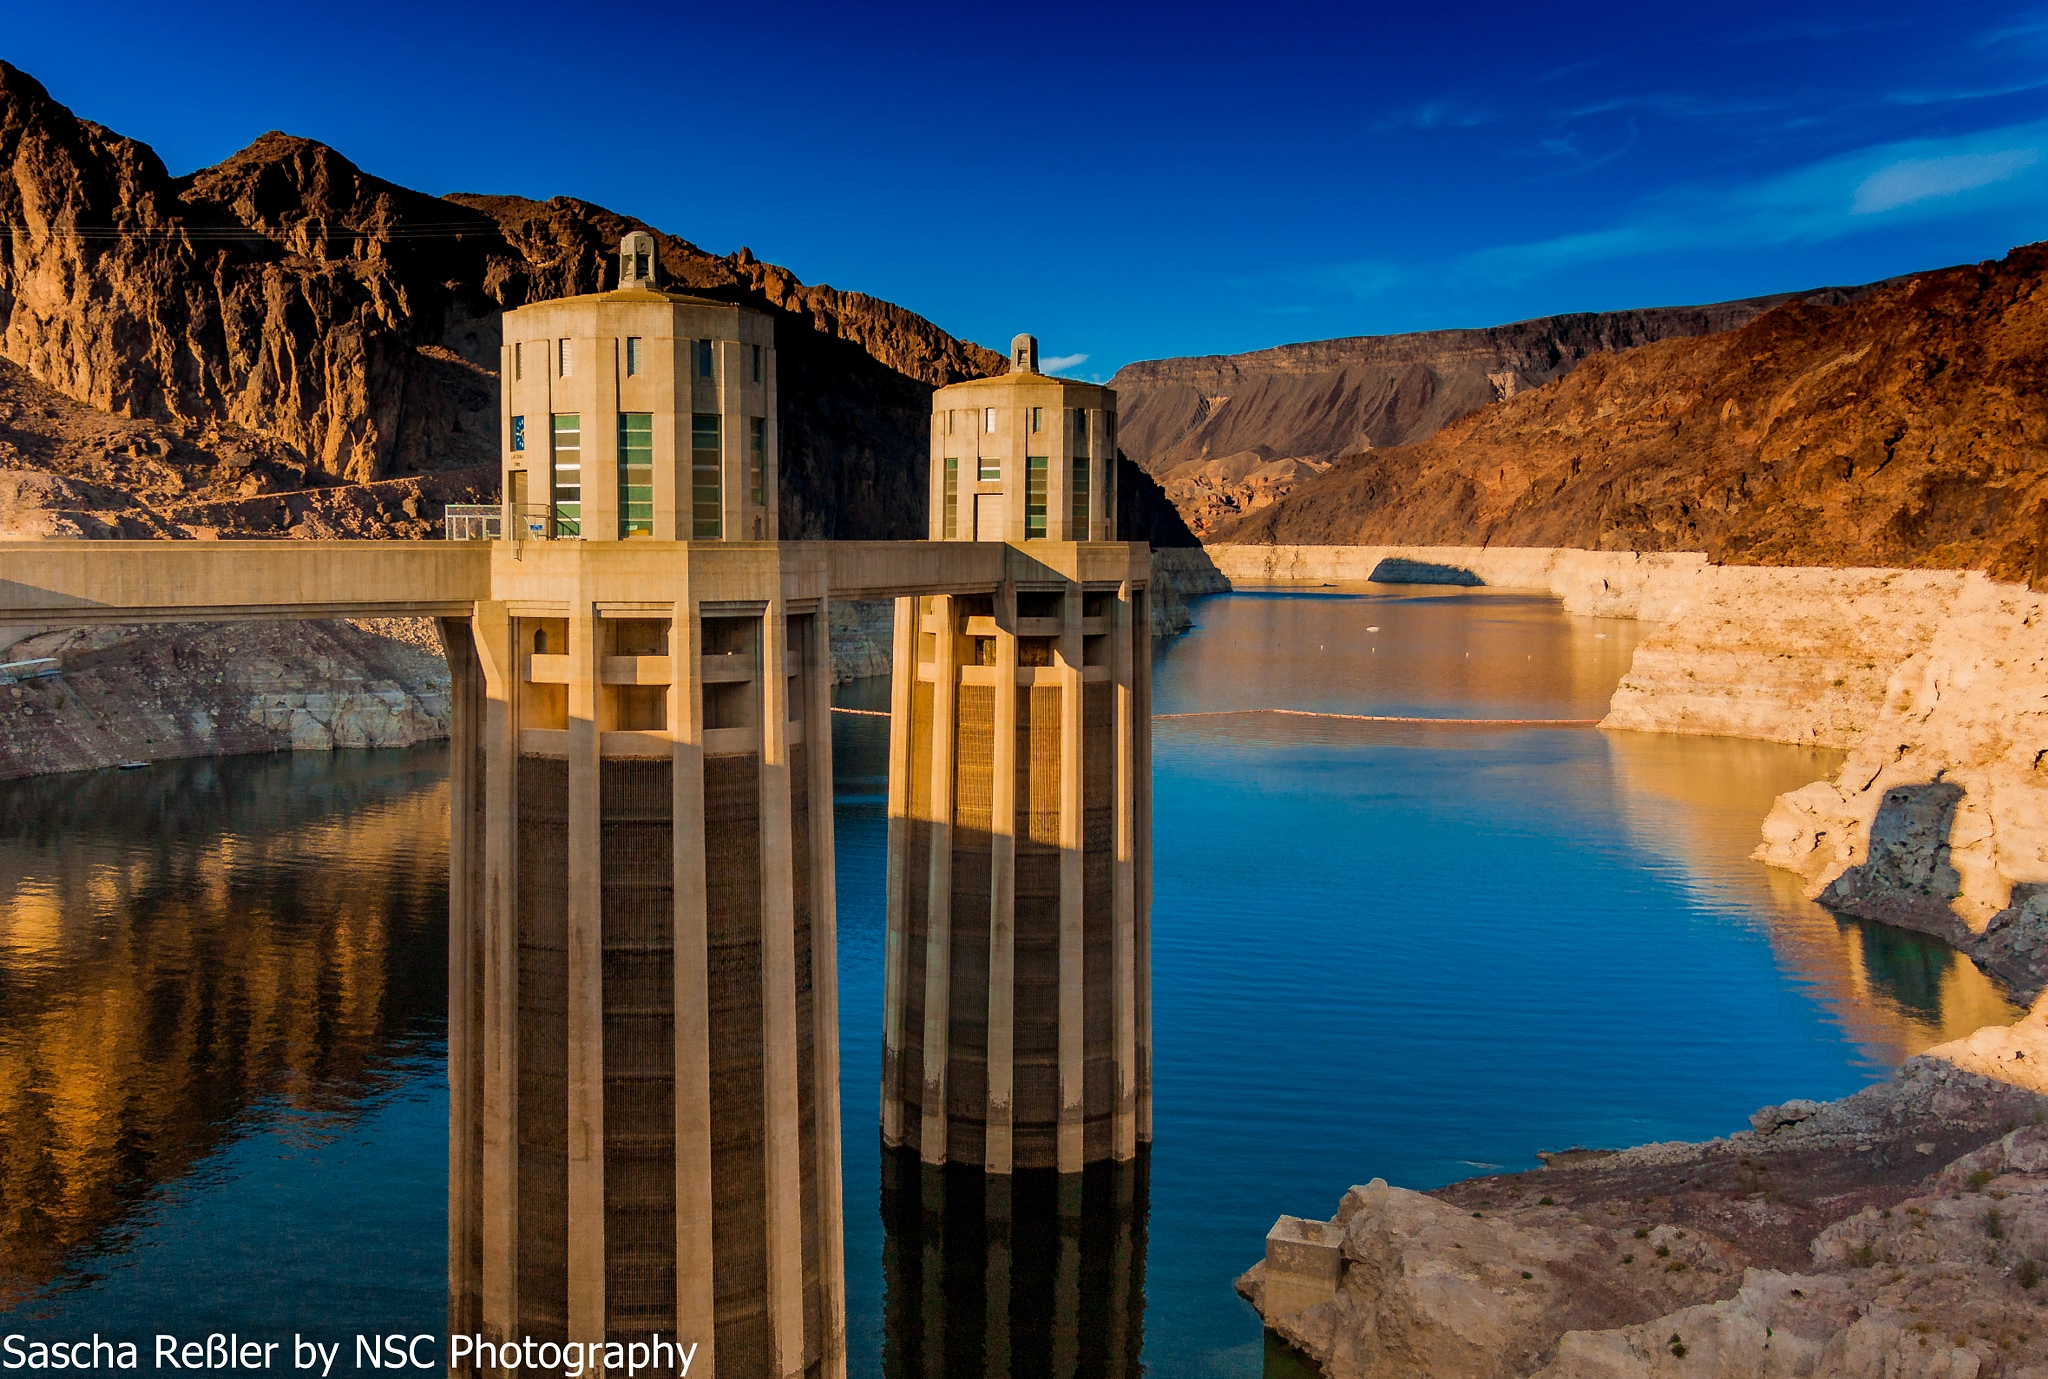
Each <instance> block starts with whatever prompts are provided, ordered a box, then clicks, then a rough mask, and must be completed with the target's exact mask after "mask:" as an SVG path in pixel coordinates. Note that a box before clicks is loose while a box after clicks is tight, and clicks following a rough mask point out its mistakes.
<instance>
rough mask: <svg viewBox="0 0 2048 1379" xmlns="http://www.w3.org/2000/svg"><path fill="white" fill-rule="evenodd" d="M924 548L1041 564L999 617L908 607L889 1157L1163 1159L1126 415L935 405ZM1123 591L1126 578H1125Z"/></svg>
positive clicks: (897, 817)
mask: <svg viewBox="0 0 2048 1379" xmlns="http://www.w3.org/2000/svg"><path fill="white" fill-rule="evenodd" d="M931 494H932V503H931V535H932V538H933V539H934V540H937V541H943V542H975V541H980V542H990V541H1000V542H1008V543H1015V544H1016V545H1017V546H1019V547H1022V548H1025V549H1031V548H1032V547H1033V546H1036V545H1037V544H1038V543H1045V545H1044V552H1045V555H1044V558H1043V563H1042V564H1041V565H1040V567H1039V568H1037V569H1036V570H1033V571H1031V572H1030V573H1028V574H1027V575H1025V576H1024V577H1022V578H1013V579H1006V580H1005V581H1004V582H1003V583H1001V584H1000V585H998V586H997V587H996V588H995V589H994V590H992V591H991V592H989V593H987V594H970V595H958V594H937V595H932V596H929V597H920V598H899V599H898V600H897V601H896V645H895V657H894V680H893V684H892V700H891V730H890V741H889V872H888V875H889V895H888V948H887V955H886V962H887V968H886V972H885V975H884V983H885V986H884V991H885V994H884V1013H883V1045H882V1137H883V1140H884V1142H885V1143H887V1144H888V1145H890V1146H895V1147H909V1148H914V1149H916V1150H917V1151H918V1154H919V1156H920V1158H922V1159H923V1161H924V1162H926V1163H928V1164H944V1163H955V1164H976V1165H980V1166H981V1167H983V1168H985V1169H986V1170H987V1171H988V1172H989V1173H994V1174H1008V1173H1010V1172H1012V1171H1013V1170H1015V1169H1024V1168H1056V1169H1058V1170H1059V1171H1060V1172H1062V1173H1076V1172H1079V1171H1080V1169H1081V1167H1082V1166H1083V1165H1084V1164H1087V1163H1092V1162H1097V1161H1101V1160H1116V1161H1119V1162H1121V1161H1125V1160H1129V1159H1131V1158H1133V1157H1134V1156H1135V1155H1136V1154H1137V1151H1138V1145H1139V1144H1140V1143H1141V1142H1149V1141H1150V1140H1151V1138H1152V1057H1151V1051H1152V1028H1151V1026H1152V1019H1151V1016H1152V1008H1151V1006H1152V1003H1151V980H1150V974H1151V960H1150V948H1151V926H1150V912H1151V894H1150V892H1151V874H1152V869H1151V837H1152V829H1151V805H1152V799H1151V779H1152V763H1151V734H1150V732H1149V731H1147V729H1148V727H1149V724H1150V719H1151V704H1150V694H1151V679H1150V666H1151V655H1150V652H1151V636H1150V631H1149V627H1150V613H1149V609H1148V608H1147V607H1146V596H1147V591H1146V589H1145V588H1144V587H1143V586H1142V585H1141V584H1139V583H1136V582H1134V581H1133V580H1131V579H1130V578H1129V577H1128V575H1127V574H1123V575H1122V577H1112V578H1109V579H1101V578H1089V577H1088V575H1087V572H1085V571H1083V570H1081V569H1079V568H1078V567H1077V566H1069V567H1068V568H1065V569H1062V568H1061V566H1062V565H1063V564H1065V562H1064V561H1062V560H1061V559H1060V558H1058V557H1057V556H1056V555H1055V553H1056V552H1059V551H1060V550H1061V547H1060V546H1058V545H1055V544H1053V543H1063V542H1072V543H1077V546H1075V547H1067V548H1066V549H1067V550H1075V549H1077V548H1078V543H1088V542H1106V541H1113V540H1114V539H1115V536H1116V530H1117V521H1116V394H1114V393H1113V392H1111V391H1110V390H1108V389H1107V388H1102V387H1098V386H1096V385H1093V384H1088V383H1074V382H1069V381H1066V380H1064V379H1058V378H1049V377H1046V376H1045V375H1043V374H1041V373H1040V372H1039V371H1038V345H1037V342H1036V341H1035V340H1033V339H1032V338H1031V337H1030V336H1018V337H1017V339H1016V340H1015V341H1014V342H1013V344H1012V347H1011V356H1010V367H1009V371H1008V373H1006V374H1004V375H1002V376H999V377H995V378H986V379H976V380H973V381H971V382H965V383H956V384H953V385H952V386H950V387H945V388H941V389H939V390H938V391H937V392H936V393H934V394H933V396H932V429H931ZM1119 573H1121V572H1119Z"/></svg>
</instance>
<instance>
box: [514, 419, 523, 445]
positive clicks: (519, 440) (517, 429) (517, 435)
mask: <svg viewBox="0 0 2048 1379" xmlns="http://www.w3.org/2000/svg"><path fill="white" fill-rule="evenodd" d="M512 448H513V449H514V450H524V449H526V418H525V417H514V418H512Z"/></svg>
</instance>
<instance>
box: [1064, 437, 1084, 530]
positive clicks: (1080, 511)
mask: <svg viewBox="0 0 2048 1379" xmlns="http://www.w3.org/2000/svg"><path fill="white" fill-rule="evenodd" d="M1071 488H1072V492H1073V495H1074V526H1073V530H1071V531H1070V532H1068V533H1067V539H1068V540H1069V541H1086V540H1087V539H1088V457H1087V456H1086V455H1076V456H1075V457H1074V477H1073V483H1072V485H1071Z"/></svg>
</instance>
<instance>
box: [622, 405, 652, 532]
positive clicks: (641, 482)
mask: <svg viewBox="0 0 2048 1379" xmlns="http://www.w3.org/2000/svg"><path fill="white" fill-rule="evenodd" d="M652 535H654V414H653V413H652V412H621V413H619V536H620V538H621V539H624V538H625V537H628V536H652Z"/></svg>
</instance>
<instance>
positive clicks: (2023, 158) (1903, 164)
mask: <svg viewBox="0 0 2048 1379" xmlns="http://www.w3.org/2000/svg"><path fill="white" fill-rule="evenodd" d="M2040 161H2041V154H2040V151H2039V150H2038V149H2033V148H2008V149H2001V150H2000V151H1998V152H1996V153H1954V154H1950V155H1949V156H1948V157H1946V158H1906V159H1901V160H1900V161H1899V162H1896V163H1893V164H1891V165H1890V166H1889V167H1883V168H1879V169H1878V170H1877V171H1876V172H1873V173H1872V174H1870V176H1868V177H1866V178H1864V179H1863V180H1862V181H1861V182H1859V183H1857V184H1856V199H1855V200H1854V201H1853V202H1851V203H1850V206H1849V213H1850V214H1851V215H1877V214H1880V213H1882V212H1884V211H1889V210H1891V209H1893V208H1894V207H1898V206H1910V205H1912V204H1913V203H1914V202H1916V201H1926V200H1929V199H1931V198H1933V197H1937V196H1958V195H1960V194H1962V193H1963V192H1967V191H1975V190H1976V189H1977V188H1979V187H1988V186H1990V185H1991V184H1992V183H1993V182H2004V181H2006V180H2007V179H2009V178H2012V177H2016V176H2018V175H2019V174H2020V173H2021V172H2023V171H2025V170H2026V169H2028V168H2030V167H2032V166H2034V164H2036V163H2038V162H2040Z"/></svg>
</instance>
